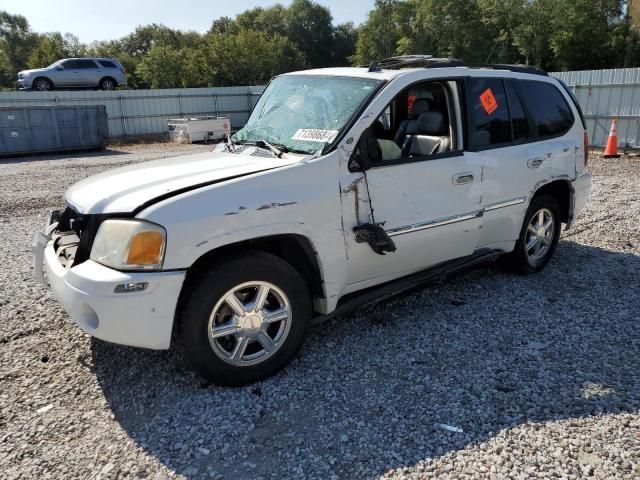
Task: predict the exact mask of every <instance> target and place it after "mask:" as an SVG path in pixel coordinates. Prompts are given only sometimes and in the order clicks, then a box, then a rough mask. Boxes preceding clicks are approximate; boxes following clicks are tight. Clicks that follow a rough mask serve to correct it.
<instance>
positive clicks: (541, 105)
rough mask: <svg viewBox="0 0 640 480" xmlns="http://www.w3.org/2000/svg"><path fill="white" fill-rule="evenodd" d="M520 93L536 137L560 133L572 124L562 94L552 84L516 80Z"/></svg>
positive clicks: (569, 111)
mask: <svg viewBox="0 0 640 480" xmlns="http://www.w3.org/2000/svg"><path fill="white" fill-rule="evenodd" d="M518 86H519V90H520V94H521V95H522V99H523V101H524V104H525V106H526V108H527V110H528V111H529V115H530V116H531V117H532V119H533V123H534V126H535V131H534V133H535V136H536V137H548V136H554V135H561V134H563V133H565V132H566V131H567V130H569V129H570V128H571V126H572V125H573V114H572V113H571V109H570V108H569V105H568V104H567V102H566V100H565V99H564V96H563V95H562V94H561V93H560V90H558V89H557V88H556V87H555V86H554V85H552V84H550V83H546V82H536V81H533V80H518Z"/></svg>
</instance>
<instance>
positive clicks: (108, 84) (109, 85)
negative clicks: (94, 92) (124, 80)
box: [100, 77, 118, 90]
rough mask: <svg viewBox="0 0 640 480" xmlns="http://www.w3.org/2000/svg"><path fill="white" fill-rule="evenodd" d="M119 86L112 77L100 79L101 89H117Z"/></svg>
mask: <svg viewBox="0 0 640 480" xmlns="http://www.w3.org/2000/svg"><path fill="white" fill-rule="evenodd" d="M117 86H118V85H117V84H116V81H115V80H114V79H113V78H111V77H105V78H103V79H102V80H100V90H115V89H116V88H117Z"/></svg>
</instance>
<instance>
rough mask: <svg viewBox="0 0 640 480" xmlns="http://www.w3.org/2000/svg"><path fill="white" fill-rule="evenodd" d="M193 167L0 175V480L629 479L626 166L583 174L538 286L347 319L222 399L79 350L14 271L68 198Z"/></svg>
mask: <svg viewBox="0 0 640 480" xmlns="http://www.w3.org/2000/svg"><path fill="white" fill-rule="evenodd" d="M206 148H209V147H202V146H174V145H168V144H163V145H147V146H132V147H118V148H117V149H115V150H111V151H107V152H101V153H97V154H89V155H87V154H78V155H72V156H58V157H34V158H28V159H18V160H17V161H13V162H3V163H0V191H1V192H2V193H1V195H0V239H1V240H0V242H1V243H0V245H1V246H2V248H1V249H0V264H1V265H2V276H1V278H0V472H2V474H0V476H1V477H3V478H9V479H11V478H83V479H84V478H168V477H179V478H183V477H188V478H217V479H221V478H224V479H244V478H247V479H249V478H252V479H253V478H276V479H282V478H318V479H333V478H346V479H355V478H379V477H384V478H394V479H408V478H412V479H413V478H428V477H434V476H438V477H442V478H530V477H548V478H583V477H589V476H592V477H594V478H603V479H604V478H638V477H640V330H639V329H638V319H639V318H640V303H639V300H640V281H639V278H640V227H639V223H640V222H639V221H638V220H639V219H640V160H639V159H638V158H630V157H624V158H623V159H620V160H604V159H600V158H594V159H592V161H591V170H592V172H593V174H594V188H593V194H592V197H591V200H590V203H589V205H588V206H587V208H586V211H584V212H583V214H582V216H581V218H580V220H579V221H578V222H577V223H576V225H575V226H574V228H573V229H571V230H569V231H567V232H565V233H564V235H563V240H562V241H561V243H560V245H559V248H558V251H557V254H556V256H555V258H554V259H553V261H552V262H551V263H550V264H549V266H548V267H547V269H546V270H545V271H544V272H543V273H540V274H537V275H532V276H526V277H524V276H515V275H511V274H506V273H503V272H501V271H500V270H499V269H497V268H494V267H487V268H482V269H478V270H475V271H473V272H469V273H466V274H463V275H459V276H457V277H455V278H454V279H452V280H450V281H448V282H446V283H442V284H438V285H434V286H430V287H428V288H424V289H422V290H418V291H415V292H413V293H411V294H406V295H404V296H402V297H400V298H396V299H394V300H392V301H387V302H385V303H383V304H379V305H377V306H375V307H370V308H366V309H361V310H359V311H358V312H356V313H354V314H352V315H348V316H343V317H341V318H337V319H334V320H332V321H330V322H328V323H326V324H324V325H322V326H320V327H318V328H316V329H314V330H313V332H312V334H311V337H310V339H309V341H308V342H307V344H306V346H305V348H304V350H303V352H302V355H301V356H300V357H299V358H298V359H297V360H295V361H294V363H293V364H292V365H290V366H289V368H287V369H286V370H285V371H283V372H281V373H280V374H278V375H276V376H275V377H274V378H271V379H269V380H267V381H264V382H261V383H259V384H256V385H253V386H250V387H246V388H240V389H225V388H219V387H215V386H210V385H206V384H203V383H202V382H201V381H200V379H199V378H198V377H196V376H195V375H194V374H192V373H191V372H190V370H189V369H188V368H187V367H186V365H185V364H184V362H183V360H182V359H181V358H180V357H179V355H178V354H177V353H176V352H174V351H173V350H171V351H168V352H153V351H146V350H139V349H133V348H127V347H120V346H116V345H110V344H107V343H104V342H101V341H99V340H93V339H91V338H90V337H89V336H87V335H85V334H83V333H82V332H81V331H80V330H79V329H78V328H76V327H75V326H73V325H72V323H71V322H70V320H69V318H68V317H67V315H66V314H65V313H64V311H63V310H62V309H61V308H60V306H58V304H57V303H56V302H55V300H54V299H53V297H52V295H51V294H50V293H48V292H47V291H46V290H45V289H43V288H41V287H40V286H39V285H37V284H36V283H35V282H34V280H33V271H32V267H31V265H30V261H31V256H30V253H29V245H30V241H31V237H32V235H33V232H34V231H36V230H37V229H39V228H40V227H41V226H42V223H43V222H44V219H45V216H46V214H47V212H48V211H49V210H51V209H53V208H55V207H58V206H59V204H60V195H61V193H62V192H63V191H64V189H65V188H66V187H67V186H68V185H70V184H71V183H73V182H75V181H77V180H79V179H81V178H83V177H85V176H88V175H90V174H93V173H96V172H98V171H101V170H104V169H107V168H111V167H115V166H118V165H123V164H127V163H131V162H136V161H140V160H145V159H149V158H158V157H162V156H168V155H177V154H181V153H185V152H189V151H194V150H195V151H197V150H203V149H206ZM450 427H453V428H450ZM452 430H453V431H452Z"/></svg>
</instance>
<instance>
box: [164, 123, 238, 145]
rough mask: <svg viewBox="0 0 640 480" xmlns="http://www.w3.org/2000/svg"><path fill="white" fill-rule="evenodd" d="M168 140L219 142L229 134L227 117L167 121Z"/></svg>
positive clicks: (229, 127) (229, 126) (229, 124)
mask: <svg viewBox="0 0 640 480" xmlns="http://www.w3.org/2000/svg"><path fill="white" fill-rule="evenodd" d="M167 124H168V126H169V138H171V140H173V141H176V142H180V143H193V142H205V141H209V140H221V139H223V138H225V137H226V136H227V135H228V134H230V133H231V122H230V121H229V118H228V117H216V116H204V117H185V118H169V119H167Z"/></svg>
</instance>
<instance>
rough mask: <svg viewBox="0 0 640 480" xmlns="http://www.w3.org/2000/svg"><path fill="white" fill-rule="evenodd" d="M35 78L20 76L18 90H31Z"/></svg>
mask: <svg viewBox="0 0 640 480" xmlns="http://www.w3.org/2000/svg"><path fill="white" fill-rule="evenodd" d="M32 82H33V80H31V79H30V78H29V79H27V78H20V79H18V83H17V84H18V90H29V89H31V84H32Z"/></svg>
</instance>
